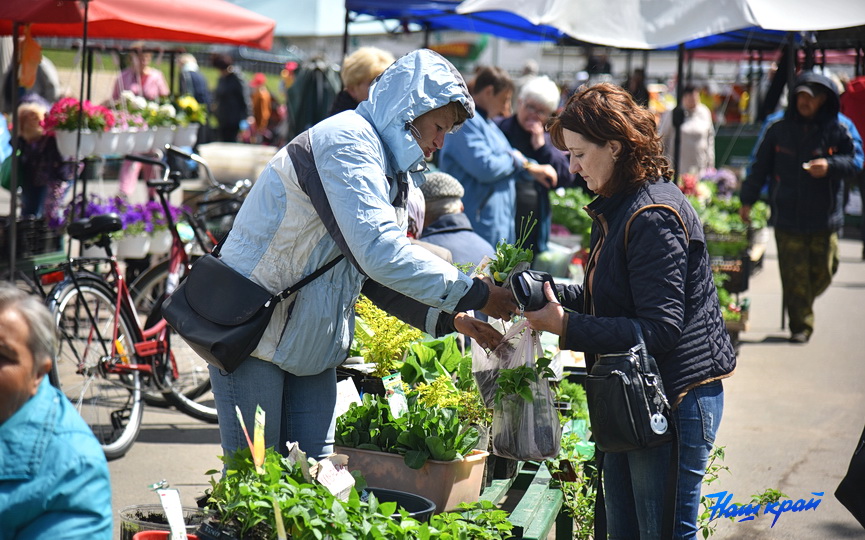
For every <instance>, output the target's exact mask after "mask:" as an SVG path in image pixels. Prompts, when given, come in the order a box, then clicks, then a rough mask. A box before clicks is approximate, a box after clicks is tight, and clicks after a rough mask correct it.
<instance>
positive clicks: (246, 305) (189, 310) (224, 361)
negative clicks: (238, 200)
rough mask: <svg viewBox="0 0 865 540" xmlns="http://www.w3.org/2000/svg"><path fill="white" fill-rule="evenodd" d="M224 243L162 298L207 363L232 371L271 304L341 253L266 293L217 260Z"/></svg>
mask: <svg viewBox="0 0 865 540" xmlns="http://www.w3.org/2000/svg"><path fill="white" fill-rule="evenodd" d="M223 242H225V238H223V239H222V242H220V243H219V245H217V246H216V248H214V250H213V252H212V253H208V254H207V255H205V256H203V257H201V258H200V259H198V260H197V261H195V264H193V265H192V269H191V270H190V271H189V275H188V276H186V279H184V280H183V281H182V282H181V283H180V285H179V286H178V287H177V289H176V290H175V291H174V292H173V293H172V294H171V296H169V297H168V298H166V299H165V302H164V303H163V304H162V316H163V318H165V321H166V322H167V323H168V325H169V326H171V328H173V329H174V331H175V332H177V333H178V334H179V335H180V337H182V338H183V340H184V341H186V343H188V344H189V346H190V347H192V349H193V350H194V351H195V352H196V353H198V355H199V356H201V357H202V358H204V359H205V360H206V361H207V363H209V364H211V365H213V366H215V367H217V368H219V369H221V370H223V371H226V372H228V373H231V372H233V371H234V370H236V369H237V368H238V366H240V364H241V363H242V362H243V361H244V360H246V358H247V357H248V356H249V355H250V353H252V351H254V350H255V348H256V347H257V346H258V343H259V341H261V336H262V335H263V334H264V331H265V329H266V328H267V325H268V324H269V323H270V317H271V316H272V315H273V310H274V309H275V308H276V304H278V303H279V302H281V301H283V300H285V299H286V298H288V297H289V296H290V295H291V294H292V293H294V292H296V291H298V290H300V289H301V288H302V287H304V286H305V285H307V284H308V283H309V282H311V281H313V280H314V279H316V278H317V277H319V276H321V275H322V274H324V273H325V272H327V271H328V270H330V269H331V268H333V267H334V266H335V265H336V263H338V262H339V261H341V260H342V258H343V255H342V254H340V255H338V256H337V257H336V258H334V259H333V260H332V261H330V262H329V263H327V264H325V265H324V266H322V267H321V268H319V269H318V270H316V271H315V272H313V273H311V274H309V275H308V276H306V277H304V278H303V279H301V280H300V281H298V282H297V283H295V284H294V285H292V286H291V287H288V288H287V289H285V290H284V291H282V292H280V293H277V294H270V293H269V292H268V291H267V290H265V289H264V288H263V287H261V286H260V285H258V284H257V283H255V282H253V281H252V280H250V279H249V278H247V277H245V276H243V275H242V274H240V273H239V272H237V271H236V270H234V269H233V268H231V267H230V266H228V265H227V264H225V263H224V262H223V261H222V260H221V259H220V258H219V251H220V249H221V247H222V244H223Z"/></svg>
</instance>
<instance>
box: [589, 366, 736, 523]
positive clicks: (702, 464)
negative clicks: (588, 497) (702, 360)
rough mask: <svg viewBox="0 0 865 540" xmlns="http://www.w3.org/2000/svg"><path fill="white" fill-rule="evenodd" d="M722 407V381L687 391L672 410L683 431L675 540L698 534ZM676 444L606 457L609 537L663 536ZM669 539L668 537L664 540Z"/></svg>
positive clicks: (606, 502)
mask: <svg viewBox="0 0 865 540" xmlns="http://www.w3.org/2000/svg"><path fill="white" fill-rule="evenodd" d="M723 410H724V388H723V386H722V384H721V381H715V382H712V383H709V384H705V385H702V386H698V387H696V388H693V389H692V390H691V391H690V392H688V393H687V394H686V395H685V397H684V398H683V399H682V402H681V403H680V404H679V406H678V407H677V408H676V410H675V411H674V412H673V419H674V421H675V422H676V427H677V429H678V433H679V439H678V444H679V480H678V485H677V486H676V518H675V519H676V527H675V533H674V534H675V538H676V539H677V540H678V539H684V538H696V535H697V516H698V514H699V510H700V488H701V486H702V483H703V475H704V474H705V472H706V463H707V461H708V459H709V453H710V452H711V450H712V444H713V443H714V442H715V434H716V433H717V432H718V426H719V425H720V424H721V414H722V412H723ZM672 444H673V443H669V444H665V445H663V446H659V447H657V448H650V449H648V450H638V451H634V452H627V453H622V454H606V455H604V497H605V504H606V511H607V530H608V533H609V538H610V540H634V539H637V538H639V539H640V540H656V539H657V540H660V539H661V530H662V520H663V514H664V496H665V494H666V479H667V472H668V471H667V469H668V467H669V464H670V450H671V449H672ZM664 540H666V539H664Z"/></svg>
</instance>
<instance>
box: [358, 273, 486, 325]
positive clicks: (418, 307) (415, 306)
mask: <svg viewBox="0 0 865 540" xmlns="http://www.w3.org/2000/svg"><path fill="white" fill-rule="evenodd" d="M478 284H479V285H478ZM475 287H483V288H484V289H486V288H487V287H486V285H485V284H483V283H482V282H480V281H479V280H476V281H475V284H474V285H473V286H472V289H470V291H469V294H467V295H466V296H469V295H470V294H472V293H471V291H472V290H474V289H475ZM361 292H362V293H363V294H364V295H366V297H367V298H369V299H370V300H371V301H372V302H373V303H374V304H375V305H376V306H378V307H380V308H381V309H383V310H385V311H387V312H388V313H390V314H391V315H393V316H394V317H396V318H397V319H399V320H401V321H402V322H404V323H406V324H410V325H412V326H414V327H415V328H419V329H421V330H424V331H426V330H427V324H426V323H427V317H428V315H429V310H430V309H433V308H431V307H430V306H428V305H426V304H423V303H421V302H418V301H417V300H415V299H413V298H411V297H408V296H406V295H404V294H402V293H398V292H397V291H395V290H393V289H390V288H388V287H385V286H384V285H382V284H381V283H378V282H376V281H373V280H371V279H368V280H366V283H364V285H363V289H362V290H361ZM463 298H464V299H465V297H463ZM460 303H462V301H460ZM485 303H486V301H484V304H485ZM457 307H458V308H459V304H458V305H457ZM467 309H472V308H467ZM475 309H477V308H475ZM458 311H464V310H462V309H460V310H458ZM455 331H456V329H455V328H454V314H453V313H446V312H444V311H443V312H441V313H440V314H439V316H438V320H437V321H436V326H435V334H434V337H441V336H445V335H447V334H450V333H452V332H455Z"/></svg>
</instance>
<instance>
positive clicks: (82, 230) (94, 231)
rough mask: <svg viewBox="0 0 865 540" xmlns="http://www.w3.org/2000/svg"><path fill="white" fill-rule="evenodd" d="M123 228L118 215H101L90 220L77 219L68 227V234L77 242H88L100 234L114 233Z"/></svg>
mask: <svg viewBox="0 0 865 540" xmlns="http://www.w3.org/2000/svg"><path fill="white" fill-rule="evenodd" d="M122 228H123V222H122V221H120V216H118V215H117V214H100V215H98V216H93V217H89V218H82V219H76V220H75V221H73V222H72V223H70V224H69V227H67V229H66V232H67V233H69V236H70V237H72V238H74V239H76V240H81V241H84V240H88V239H90V238H93V237H94V236H99V235H100V234H107V233H113V232H115V231H119V230H121V229H122Z"/></svg>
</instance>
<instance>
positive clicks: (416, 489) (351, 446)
mask: <svg viewBox="0 0 865 540" xmlns="http://www.w3.org/2000/svg"><path fill="white" fill-rule="evenodd" d="M407 403H408V407H407V409H408V410H407V411H406V412H405V413H404V414H403V415H402V416H396V415H395V414H394V412H393V411H392V410H391V407H390V405H389V404H388V402H387V400H386V399H383V398H381V397H380V396H372V395H369V394H367V395H366V396H364V398H363V403H362V404H361V405H358V404H352V406H351V407H350V408H349V410H348V411H347V412H346V413H344V414H343V415H341V416H340V417H339V418H337V428H336V436H335V442H336V446H337V448H336V452H337V453H340V454H345V455H347V456H348V457H349V468H350V469H352V470H359V471H360V472H361V473H362V474H363V475H364V477H365V478H366V479H367V482H368V483H369V484H370V485H373V486H376V487H384V488H394V489H403V490H407V491H410V492H411V493H417V494H419V495H423V496H424V497H427V498H429V499H431V500H432V501H433V502H435V503H436V507H437V508H438V509H439V510H440V511H441V510H445V511H446V510H452V509H454V508H456V506H457V505H458V504H459V503H460V502H470V501H476V500H477V498H478V496H479V495H480V490H481V484H482V482H483V470H484V462H485V461H486V457H487V455H488V453H487V452H485V451H482V450H476V449H475V447H476V445H477V443H478V440H479V437H480V436H479V434H478V431H477V429H476V428H474V427H471V426H468V425H465V424H463V423H462V422H461V421H460V418H459V415H458V413H457V410H456V409H454V408H449V407H438V406H434V405H433V406H429V405H426V404H424V402H423V401H421V399H420V395H419V394H418V393H417V392H416V391H415V392H410V393H409V395H408V396H407ZM408 486H412V487H411V488H409V487H408Z"/></svg>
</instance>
